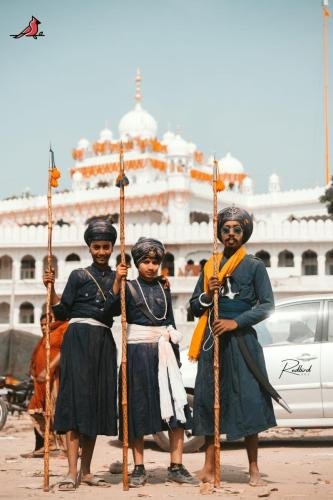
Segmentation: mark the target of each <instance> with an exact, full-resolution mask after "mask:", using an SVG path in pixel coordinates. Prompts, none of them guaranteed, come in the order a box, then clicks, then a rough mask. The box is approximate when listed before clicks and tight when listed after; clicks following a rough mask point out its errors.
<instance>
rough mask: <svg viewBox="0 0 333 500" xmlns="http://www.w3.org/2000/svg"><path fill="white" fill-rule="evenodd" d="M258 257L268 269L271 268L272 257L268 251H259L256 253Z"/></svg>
mask: <svg viewBox="0 0 333 500" xmlns="http://www.w3.org/2000/svg"><path fill="white" fill-rule="evenodd" d="M256 257H258V259H261V260H262V261H263V263H264V264H265V266H266V267H271V256H270V255H269V253H268V252H266V250H259V252H257V253H256Z"/></svg>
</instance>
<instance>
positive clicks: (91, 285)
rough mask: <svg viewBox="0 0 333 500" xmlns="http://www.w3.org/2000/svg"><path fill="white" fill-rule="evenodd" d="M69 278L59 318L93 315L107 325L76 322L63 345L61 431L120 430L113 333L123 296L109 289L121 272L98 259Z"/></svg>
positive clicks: (94, 432)
mask: <svg viewBox="0 0 333 500" xmlns="http://www.w3.org/2000/svg"><path fill="white" fill-rule="evenodd" d="M87 269H88V270H89V272H90V273H91V274H92V275H93V276H94V278H95V279H96V281H97V282H98V284H99V286H100V287H101V289H102V290H103V293H104V295H105V296H106V298H107V300H106V302H105V301H104V298H103V296H102V294H101V292H100V291H99V290H98V287H97V286H96V284H95V282H94V281H93V280H92V278H91V277H90V276H89V275H88V274H87V272H86V271H85V270H84V269H76V270H75V271H73V272H72V273H71V274H70V276H69V279H68V282H67V285H66V287H65V289H64V292H63V294H62V297H61V302H60V303H59V304H57V305H55V306H53V311H54V314H55V316H56V318H57V319H60V320H65V319H71V318H87V319H88V318H93V319H95V320H97V321H99V322H101V323H103V324H104V325H105V326H99V325H97V326H96V325H89V324H86V323H72V324H70V325H69V327H68V330H67V333H66V335H65V338H64V342H63V344H62V348H61V360H60V388H59V394H58V398H57V404H56V412H55V419H54V428H55V430H56V431H57V432H59V433H64V432H67V431H69V430H75V431H77V432H79V433H81V434H85V435H87V436H90V437H95V436H97V435H98V434H105V435H108V436H114V435H116V434H117V351H116V345H115V341H114V339H113V336H112V333H111V330H110V328H111V326H112V324H113V316H115V315H118V314H119V302H118V301H117V300H115V299H114V297H113V295H112V294H111V293H109V291H110V290H111V289H112V286H113V282H114V278H115V272H114V271H112V270H111V269H110V268H107V269H106V270H101V269H100V268H99V267H98V266H96V265H95V264H92V266H90V267H88V268H87Z"/></svg>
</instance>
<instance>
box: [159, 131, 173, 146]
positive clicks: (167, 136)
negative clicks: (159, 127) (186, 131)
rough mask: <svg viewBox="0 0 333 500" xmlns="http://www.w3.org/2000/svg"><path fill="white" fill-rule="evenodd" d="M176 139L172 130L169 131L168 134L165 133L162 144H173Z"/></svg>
mask: <svg viewBox="0 0 333 500" xmlns="http://www.w3.org/2000/svg"><path fill="white" fill-rule="evenodd" d="M174 138H175V134H174V133H173V132H171V131H170V130H168V131H167V132H165V134H163V137H162V143H163V144H166V145H168V144H170V142H172V141H173V140H174Z"/></svg>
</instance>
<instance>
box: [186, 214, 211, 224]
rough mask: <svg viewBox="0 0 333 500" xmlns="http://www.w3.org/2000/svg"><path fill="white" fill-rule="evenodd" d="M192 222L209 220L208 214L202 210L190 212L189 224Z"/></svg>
mask: <svg viewBox="0 0 333 500" xmlns="http://www.w3.org/2000/svg"><path fill="white" fill-rule="evenodd" d="M193 222H199V223H200V222H207V224H208V222H209V214H205V213H203V212H190V224H193Z"/></svg>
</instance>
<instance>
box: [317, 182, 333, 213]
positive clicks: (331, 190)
mask: <svg viewBox="0 0 333 500" xmlns="http://www.w3.org/2000/svg"><path fill="white" fill-rule="evenodd" d="M319 201H320V202H321V203H325V205H326V208H327V212H328V213H329V214H330V215H333V176H332V178H331V184H330V185H329V186H328V187H327V189H326V191H325V194H323V195H322V196H321V197H320V198H319Z"/></svg>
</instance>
